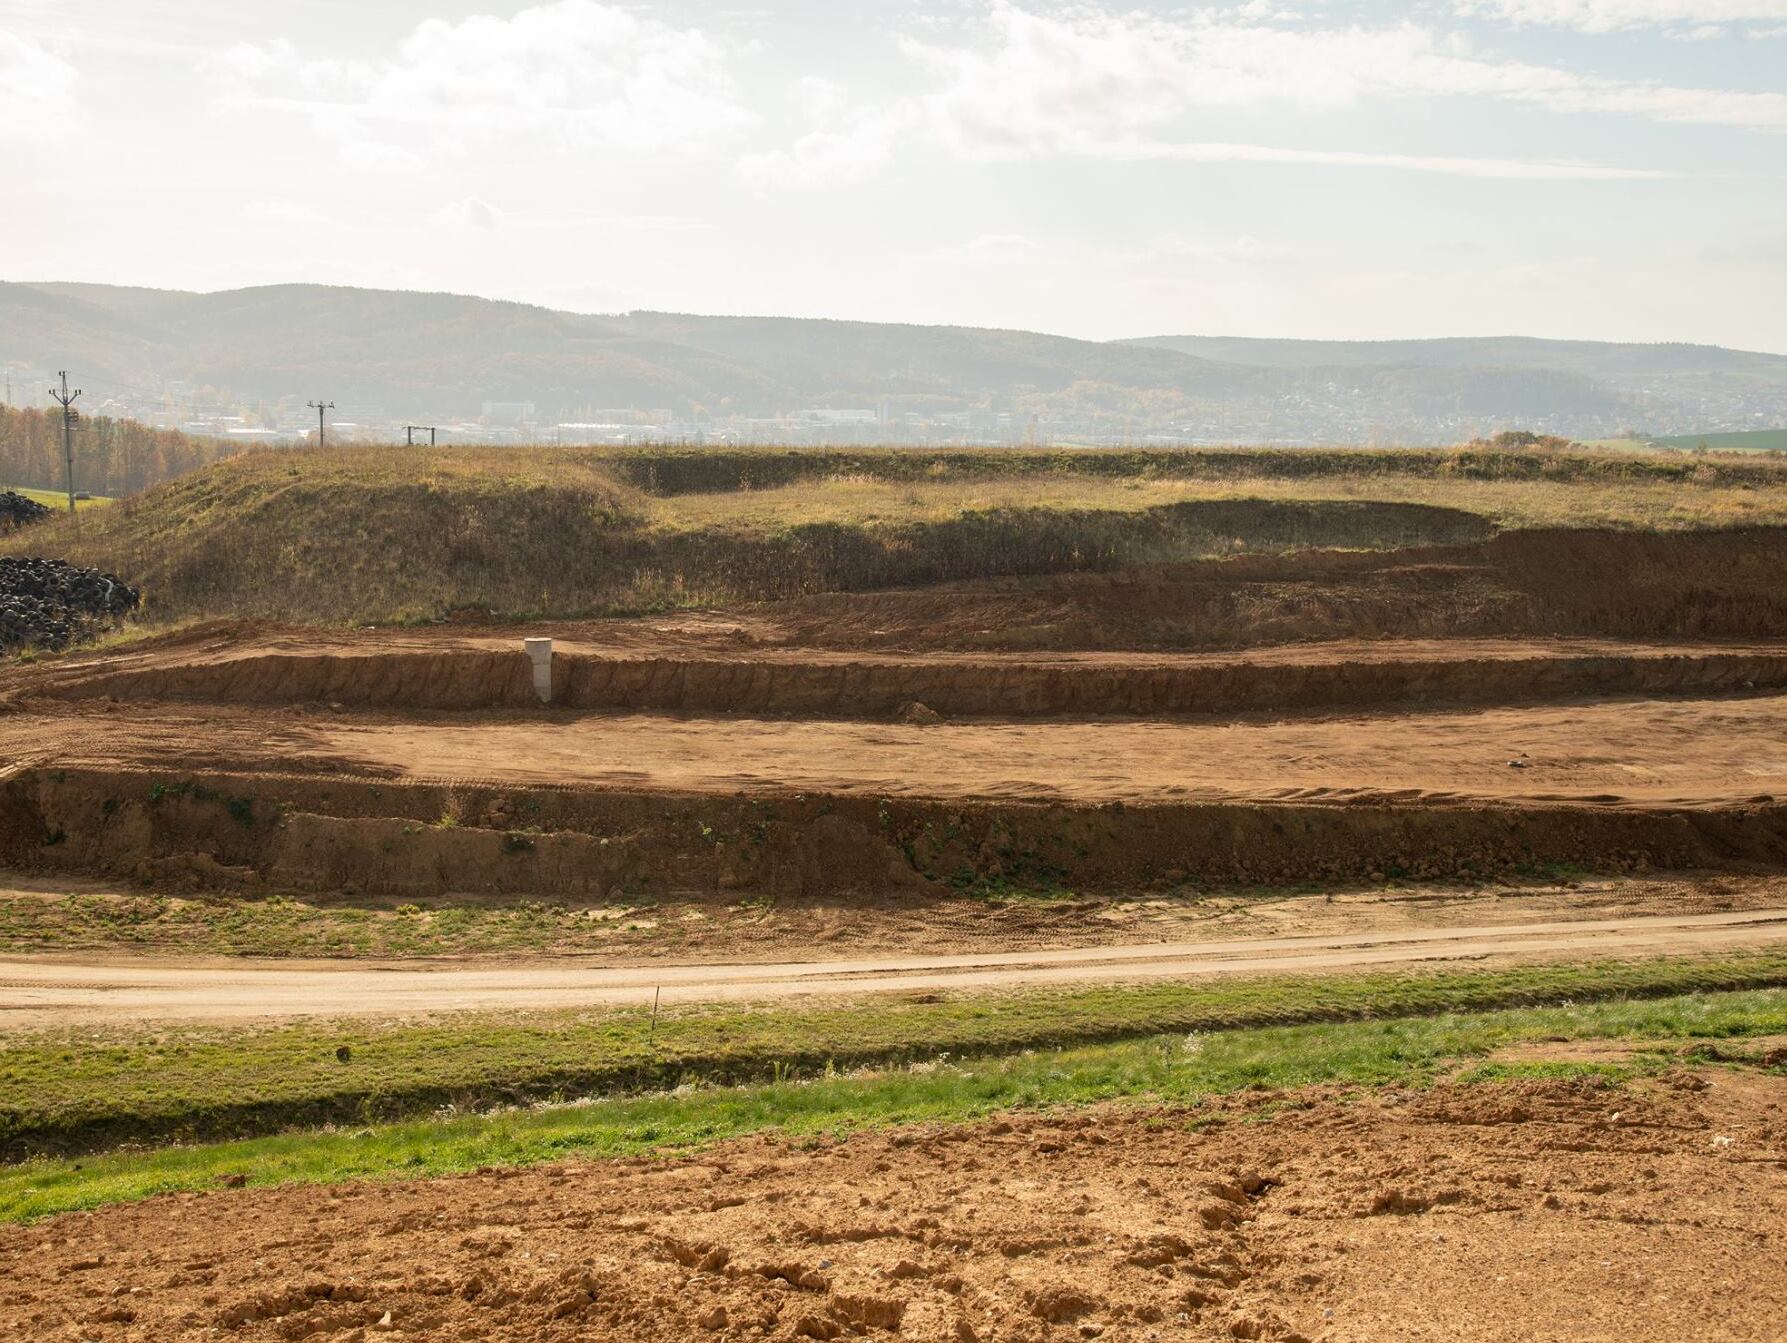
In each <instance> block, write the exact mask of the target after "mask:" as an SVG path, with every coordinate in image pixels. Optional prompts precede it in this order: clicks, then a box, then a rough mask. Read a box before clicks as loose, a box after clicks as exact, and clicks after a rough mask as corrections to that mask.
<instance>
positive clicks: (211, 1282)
mask: <svg viewBox="0 0 1787 1343" xmlns="http://www.w3.org/2000/svg"><path fill="white" fill-rule="evenodd" d="M1784 1102H1787V1082H1784V1081H1783V1080H1782V1079H1780V1078H1774V1077H1758V1076H1755V1075H1752V1074H1742V1073H1731V1072H1719V1073H1717V1074H1710V1075H1694V1074H1685V1073H1684V1074H1672V1075H1670V1076H1667V1077H1666V1078H1665V1079H1664V1080H1662V1081H1661V1082H1657V1083H1650V1084H1645V1085H1643V1086H1641V1087H1637V1088H1631V1089H1615V1088H1608V1087H1602V1086H1599V1085H1595V1084H1591V1083H1581V1082H1578V1083H1567V1082H1534V1083H1520V1084H1502V1085H1474V1086H1473V1085H1467V1086H1442V1087H1439V1088H1437V1089H1436V1090H1434V1091H1432V1092H1430V1093H1413V1094H1411V1093H1403V1092H1394V1091H1392V1092H1388V1093H1384V1094H1380V1095H1377V1096H1374V1097H1369V1098H1366V1099H1364V1100H1362V1101H1361V1100H1357V1099H1349V1100H1347V1101H1345V1102H1342V1101H1340V1100H1337V1099H1335V1098H1332V1097H1328V1096H1324V1095H1322V1094H1321V1093H1319V1092H1311V1093H1305V1094H1295V1093H1293V1094H1288V1095H1265V1096H1257V1095H1256V1096H1246V1097H1243V1098H1239V1099H1237V1100H1233V1101H1229V1102H1225V1103H1217V1104H1212V1105H1207V1106H1204V1107H1202V1108H1200V1109H1197V1110H1195V1111H1185V1110H1160V1111H1154V1112H1141V1111H1133V1110H1104V1111H1092V1112H1069V1113H1064V1114H1060V1115H1042V1116H1038V1115H1019V1116H1011V1117H1008V1118H1004V1119H999V1120H994V1121H990V1122H986V1123H982V1124H978V1125H973V1126H968V1127H962V1128H925V1129H917V1130H913V1129H907V1130H897V1131H894V1132H891V1133H886V1134H872V1135H861V1136H857V1137H854V1138H851V1139H849V1140H847V1141H842V1142H826V1141H823V1140H819V1141H815V1142H788V1141H779V1140H777V1139H775V1138H773V1137H768V1138H760V1139H752V1140H746V1141H740V1142H734V1143H728V1144H724V1145H722V1146H719V1147H716V1148H714V1149H712V1150H710V1151H709V1152H707V1153H705V1154H703V1155H701V1156H699V1157H694V1158H689V1159H683V1160H676V1161H652V1160H632V1161H618V1162H604V1163H594V1164H572V1165H563V1166H553V1167H545V1168H540V1169H535V1170H531V1171H492V1172H487V1173H482V1174H477V1175H472V1176H468V1177H464V1178H457V1179H444V1180H432V1181H424V1182H418V1183H411V1184H399V1185H388V1184H369V1185H348V1186H344V1187H339V1188H332V1189H302V1188H295V1189H283V1190H260V1189H240V1190H232V1189H223V1190H219V1191H218V1192H214V1193H210V1194H204V1195H190V1194H189V1195H176V1196H169V1197H164V1198H160V1199H154V1200H151V1201H149V1202H147V1203H143V1204H140V1205H136V1206H131V1207H121V1208H113V1209H107V1210H103V1211H100V1212H97V1213H93V1214H82V1215H77V1216H68V1217H62V1218H58V1219H54V1220H51V1221H48V1222H46V1223H43V1224H41V1225H38V1226H34V1227H29V1228H18V1227H12V1228H5V1229H0V1259H3V1260H4V1262H5V1263H6V1265H7V1275H6V1287H5V1291H4V1292H0V1333H5V1334H6V1335H7V1336H14V1337H19V1338H47V1337H62V1336H69V1337H76V1336H78V1337H82V1338H92V1339H104V1340H110V1339H120V1340H123V1339H157V1340H160V1339H170V1340H184V1339H193V1340H198V1339H215V1338H220V1337H221V1338H232V1339H242V1340H244V1343H247V1341H248V1340H289V1339H300V1338H316V1339H322V1340H336V1341H337V1343H349V1340H352V1343H364V1340H368V1339H379V1338H393V1339H398V1338H409V1339H424V1338H425V1339H431V1340H433V1339H468V1340H469V1339H480V1340H509V1341H512V1343H549V1341H551V1340H567V1343H568V1340H572V1339H600V1340H616V1341H617V1343H618V1341H619V1340H627V1343H653V1341H654V1340H666V1341H668V1340H676V1343H684V1341H685V1340H689V1339H703V1338H714V1339H771V1340H777V1343H784V1341H789V1340H800V1339H834V1338H848V1337H872V1338H889V1337H899V1338H906V1339H916V1340H951V1341H952V1343H964V1341H966V1340H985V1341H986V1343H1066V1340H1079V1339H1090V1338H1100V1339H1104V1340H1108V1341H1109V1343H1155V1341H1156V1340H1161V1339H1165V1338H1183V1339H1202V1340H1233V1339H1237V1338H1241V1339H1268V1340H1277V1341H1278V1343H1294V1341H1295V1340H1299V1339H1303V1340H1322V1341H1323V1343H1380V1341H1381V1340H1383V1339H1387V1338H1396V1339H1404V1340H1435V1341H1436V1343H1438V1341H1439V1340H1445V1343H1453V1340H1457V1339H1460V1338H1468V1339H1472V1340H1507V1341H1508V1343H1514V1341H1515V1340H1519V1341H1520V1343H1526V1340H1530V1339H1533V1338H1536V1337H1545V1338H1551V1339H1559V1340H1584V1341H1585V1343H1586V1341H1587V1340H1612V1339H1622V1340H1625V1339H1629V1340H1635V1341H1636V1343H1647V1341H1649V1340H1656V1341H1657V1343H1662V1341H1663V1340H1669V1341H1670V1343H1673V1341H1674V1340H1676V1339H1682V1338H1711V1337H1717V1338H1719V1339H1722V1340H1733V1341H1734V1343H1735V1341H1738V1340H1755V1341H1756V1343H1762V1341H1763V1340H1773V1339H1777V1338H1778V1337H1779V1336H1780V1330H1779V1325H1780V1319H1781V1316H1782V1312H1783V1310H1787V1266H1784V1261H1783V1260H1782V1258H1781V1256H1780V1255H1778V1254H1776V1253H1774V1252H1773V1251H1772V1249H1771V1247H1772V1246H1773V1244H1774V1243H1775V1242H1776V1241H1777V1240H1778V1239H1779V1238H1780V1236H1781V1235H1782V1233H1783V1229H1784V1227H1783V1213H1782V1207H1783V1203H1782V1200H1781V1197H1780V1188H1779V1184H1780V1179H1779V1173H1778V1171H1779V1166H1780V1163H1781V1161H1782V1160H1783V1159H1784V1156H1783V1153H1784V1152H1787V1120H1784V1119H1783V1104H1784Z"/></svg>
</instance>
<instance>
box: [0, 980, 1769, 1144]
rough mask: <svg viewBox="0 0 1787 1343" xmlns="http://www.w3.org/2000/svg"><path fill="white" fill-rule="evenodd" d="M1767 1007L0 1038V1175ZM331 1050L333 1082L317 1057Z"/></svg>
mask: <svg viewBox="0 0 1787 1343" xmlns="http://www.w3.org/2000/svg"><path fill="white" fill-rule="evenodd" d="M1780 985H1787V951H1769V952H1755V953H1745V954H1733V955H1728V956H1719V957H1707V958H1685V959H1664V960H1646V961H1629V962H1626V961H1590V962H1585V963H1581V964H1570V963H1555V964H1550V963H1548V964H1536V965H1528V966H1516V967H1508V968H1499V969H1494V970H1463V971H1460V970H1443V971H1412V972H1398V973H1389V972H1385V973H1375V974H1356V975H1338V976H1291V977H1279V978H1259V979H1232V980H1216V981H1208V982H1203V983H1160V984H1149V985H1144V986H1133V987H1132V986H1118V987H1104V988H1086V989H1075V990H1054V991H1047V992H1031V993H1024V994H1010V995H973V996H969V995H962V996H943V997H933V996H932V995H921V996H919V997H915V998H895V997H892V996H883V997H876V998H864V999H856V1000H840V1001H824V1000H821V1001H817V1002H800V1003H797V1004H795V1005H791V1006H778V1007H766V1006H759V1007H740V1006H735V1005H724V1006H682V1007H677V1008H674V1009H668V1008H667V1009H666V1010H665V1011H664V1013H663V1014H662V1015H661V1017H660V1019H659V1020H658V1022H657V1023H656V1026H655V1027H654V1026H653V1024H652V1021H651V1018H650V1013H649V1012H648V1011H645V1010H629V1009H622V1010H601V1011H585V1012H564V1011H559V1012H543V1013H533V1014H515V1013H507V1014H503V1015H500V1016H497V1015H478V1014H465V1015H456V1016H451V1017H444V1018H440V1019H435V1020H424V1021H413V1022H398V1023H386V1022H379V1021H376V1020H366V1019H360V1020H349V1021H340V1022H300V1023H295V1024H284V1025H277V1026H256V1027H252V1028H242V1027H227V1026H219V1027H199V1026H179V1027H170V1028H166V1029H161V1030H154V1031H142V1030H138V1031H135V1032H131V1033H123V1034H119V1033H108V1032H96V1031H82V1030H73V1029H70V1030H62V1031H52V1032H46V1033H42V1034H36V1035H13V1036H10V1037H5V1045H6V1047H5V1049H4V1051H0V1157H4V1158H18V1157H21V1156H26V1155H30V1154H34V1153H57V1152H78V1151H83V1150H97V1149H101V1148H104V1147H108V1146H113V1145H116V1144H118V1143H121V1142H130V1141H166V1140H170V1139H180V1140H196V1139H211V1138H224V1137H240V1136H246V1135H249V1134H256V1133H270V1132H276V1131H279V1130H281V1129H286V1128H292V1127H298V1126H314V1125H319V1124H325V1123H353V1124H359V1123H368V1122H374V1121H382V1120H393V1119H398V1118H401V1117H404V1116H409V1115H417V1114H427V1113H431V1112H433V1111H435V1110H437V1109H439V1108H441V1107H442V1106H456V1107H459V1108H478V1107H488V1106H491V1105H496V1104H503V1103H513V1102H524V1101H536V1100H543V1099H565V1098H574V1097H587V1096H595V1095H613V1094H618V1093H625V1092H637V1091H642V1090H648V1089H654V1088H669V1087H675V1086H678V1085H683V1084H687V1083H690V1082H695V1081H700V1082H712V1083H724V1084H740V1083H746V1082H754V1081H761V1080H764V1079H768V1078H777V1077H788V1076H811V1075H815V1074H818V1073H823V1072H824V1071H826V1070H827V1069H832V1068H855V1067H864V1066H870V1065H880V1064H887V1063H903V1062H910V1061H913V1060H922V1059H930V1058H935V1057H937V1056H938V1055H939V1054H943V1053H948V1054H950V1055H952V1056H955V1057H958V1058H959V1057H963V1056H987V1055H996V1054H1007V1053H1012V1052H1014V1051H1019V1050H1024V1049H1035V1048H1047V1047H1058V1046H1064V1045H1080V1044H1088V1043H1094V1042H1104V1041H1111V1040H1120V1039H1124V1038H1128V1037H1135V1036H1141V1035H1148V1034H1153V1033H1157V1032H1162V1031H1172V1032H1185V1031H1211V1030H1235V1029H1243V1028H1252V1027H1259V1026H1269V1025H1290V1024H1294V1023H1299V1022H1313V1021H1346V1020H1365V1019H1370V1018H1376V1017H1407V1016H1418V1015H1433V1014H1437V1013H1444V1012H1457V1011H1479V1010H1488V1009H1492V1008H1501V1007H1511V1006H1518V1005H1537V1004H1545V1003H1558V1002H1565V1001H1573V1002H1583V1001H1589V1000H1608V999H1615V998H1631V997H1654V996H1660V995H1666V994H1678V993H1686V992H1695V991H1713V990H1738V989H1752V988H1764V987H1773V986H1780ZM343 1049H345V1050H346V1051H347V1057H346V1059H345V1060H343V1059H342V1058H340V1057H338V1051H340V1050H343Z"/></svg>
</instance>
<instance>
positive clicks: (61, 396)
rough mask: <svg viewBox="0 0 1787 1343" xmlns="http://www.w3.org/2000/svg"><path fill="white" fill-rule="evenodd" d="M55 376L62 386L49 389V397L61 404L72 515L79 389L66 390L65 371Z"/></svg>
mask: <svg viewBox="0 0 1787 1343" xmlns="http://www.w3.org/2000/svg"><path fill="white" fill-rule="evenodd" d="M56 376H57V377H58V378H60V379H62V386H61V388H60V389H58V388H55V387H52V388H50V396H51V397H53V398H54V399H55V400H57V401H60V402H61V403H62V463H63V466H64V468H65V469H66V470H67V473H68V511H69V512H70V513H73V512H74V422H75V419H76V415H75V411H74V403H75V400H76V399H77V398H78V397H79V396H80V394H81V389H80V388H79V387H77V388H75V389H74V390H73V391H72V392H71V391H69V390H68V372H67V370H66V369H65V370H63V371H62V372H60V373H58V374H57V375H56Z"/></svg>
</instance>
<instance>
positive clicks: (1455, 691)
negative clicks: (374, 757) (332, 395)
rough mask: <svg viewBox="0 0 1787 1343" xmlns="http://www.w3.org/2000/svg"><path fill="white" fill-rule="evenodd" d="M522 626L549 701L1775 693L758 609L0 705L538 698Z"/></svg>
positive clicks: (248, 641)
mask: <svg viewBox="0 0 1787 1343" xmlns="http://www.w3.org/2000/svg"><path fill="white" fill-rule="evenodd" d="M522 633H534V634H545V635H548V636H552V637H554V639H555V657H554V664H553V689H552V702H553V704H554V705H555V706H556V707H559V708H565V709H603V710H621V711H625V710H671V711H678V712H686V713H752V714H769V715H781V714H787V715H796V716H811V717H825V718H892V717H896V716H897V715H899V713H900V712H901V710H902V709H904V708H905V707H906V706H908V705H910V704H912V703H914V702H917V703H920V704H923V705H925V706H926V707H927V708H928V709H931V710H934V711H936V712H938V713H942V714H945V715H947V716H950V717H959V716H970V717H977V716H986V717H997V718H1003V719H1028V718H1035V717H1047V716H1058V715H1085V716H1161V715H1186V714H1215V713H1224V714H1228V713H1245V712H1258V711H1277V712H1289V713H1309V712H1315V711H1319V710H1324V709H1336V708H1355V709H1357V708H1371V707H1374V706H1385V705H1444V704H1453V705H1466V704H1522V703H1542V702H1545V701H1550V700H1557V699H1562V698H1567V697H1571V696H1587V695H1596V696H1610V695H1691V694H1703V695H1704V694H1713V693H1730V694H1744V693H1749V692H1757V691H1770V690H1780V689H1782V688H1787V648H1782V647H1781V646H1779V645H1775V644H1766V643H1764V644H1717V643H1690V644H1683V643H1673V644H1672V643H1632V642H1620V641H1616V640H1605V639H1601V640H1597V639H1540V640H1534V639H1526V640H1521V639H1462V640H1456V641H1439V640H1382V641H1357V640H1355V641H1350V642H1346V641H1343V642H1338V643H1320V644H1307V645H1292V646H1288V647H1281V648H1272V649H1257V650H1253V651H1251V652H1246V653H1227V654H1218V653H1203V654H1198V653H1153V654H1146V653H1129V654H1123V653H1097V652H1093V653H1037V654H1031V655H1019V654H1009V653H1003V654H1002V653H996V652H989V653H982V654H979V655H973V654H948V653H906V654H891V653H889V654H869V653H850V652H839V651H835V650H826V649H813V648H791V647H785V646H779V645H777V644H774V643H771V642H765V640H768V639H773V637H774V631H773V626H771V625H768V624H766V623H763V622H756V623H727V622H726V621H725V620H724V618H715V619H712V620H707V621H695V620H690V621H686V622H683V621H673V622H648V623H644V624H640V623H635V624H633V625H630V626H629V625H625V624H622V623H621V622H610V623H606V624H592V623H587V622H563V623H557V624H541V625H536V626H527V627H524V628H523V630H522V631H521V632H516V631H513V630H505V631H497V630H459V629H453V628H443V629H434V630H424V631H414V630H406V631H378V630H372V631H336V632H319V631H307V632H297V631H285V630H267V629H261V628H257V627H255V626H251V625H239V626H229V625H226V626H221V627H207V628H205V629H201V630H195V631H191V632H188V633H184V634H180V635H177V636H175V637H172V638H168V639H164V640H159V641H156V642H154V643H152V644H149V645H146V646H143V647H140V648H133V649H131V650H128V651H125V652H121V653H108V654H103V655H89V656H84V657H75V658H68V659H64V660H61V661H57V662H53V663H46V664H43V665H41V666H37V667H27V668H18V669H14V670H12V671H11V672H9V673H7V674H6V675H5V676H3V677H0V703H10V704H11V705H13V706H14V707H15V708H17V707H21V706H26V705H37V706H43V705H46V704H53V703H56V702H59V701H91V700H103V699H118V700H123V701H132V702H137V701H143V700H179V701H197V702H204V703H215V704H258V705H276V704H278V705H286V704H315V703H335V704H340V705H346V706H351V707H359V708H390V709H402V710H417V709H450V710H476V709H501V710H511V711H513V710H516V709H523V708H532V707H535V706H537V704H538V699H537V697H536V694H535V691H534V686H533V680H532V672H531V669H530V667H529V664H528V661H527V659H526V657H525V656H524V655H523V653H522V651H521V637H522Z"/></svg>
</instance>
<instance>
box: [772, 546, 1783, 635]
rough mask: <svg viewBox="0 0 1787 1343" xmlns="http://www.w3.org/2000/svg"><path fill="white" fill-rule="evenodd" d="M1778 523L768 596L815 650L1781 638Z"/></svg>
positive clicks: (787, 631) (789, 628)
mask: <svg viewBox="0 0 1787 1343" xmlns="http://www.w3.org/2000/svg"><path fill="white" fill-rule="evenodd" d="M1784 571H1787V528H1775V527H1749V528H1732V529H1729V530H1724V531H1702V532H1679V533H1669V534H1655V533H1636V532H1615V531H1603V530H1589V529H1585V530H1531V531H1519V532H1508V533H1504V534H1502V535H1500V536H1497V537H1495V538H1494V539H1492V540H1490V541H1488V542H1486V543H1484V544H1481V545H1467V546H1451V547H1436V548H1433V549H1428V550H1401V551H1385V552H1368V551H1300V552H1297V553H1293V554H1288V555H1248V556H1242V557H1237V558H1234V559H1227V560H1209V561H1198V562H1193V563H1186V564H1175V565H1165V566H1158V567H1154V568H1130V569H1125V570H1121V571H1119V572H1114V573H1099V574H1061V575H1055V576H1052V577H1047V578H1033V579H1016V580H1008V581H1005V582H1001V583H980V584H965V585H960V586H957V587H953V588H934V589H930V590H926V591H898V592H885V593H850V594H833V595H827V596H820V597H811V598H806V599H802V600H799V601H793V602H788V603H783V604H781V605H779V606H777V607H775V608H772V609H771V610H769V611H767V612H766V613H765V614H768V615H771V616H773V618H774V619H775V621H776V622H777V624H778V625H779V626H780V628H781V629H782V631H783V633H784V637H785V638H786V639H787V640H788V641H790V642H792V643H797V644H803V645H812V646H817V647H831V648H920V649H924V648H936V649H942V648H954V649H1060V648H1108V649H1117V648H1125V649H1167V648H1178V649H1193V648H1209V649H1214V648H1243V647H1253V646H1258V645H1262V644H1274V643H1285V642H1292V641H1296V640H1310V639H1369V638H1386V637H1395V638H1405V639H1421V638H1455V637H1469V636H1483V635H1538V634H1574V635H1600V636H1606V637H1614V638H1633V639H1653V638H1694V639H1703V638H1730V639H1749V638H1778V637H1781V636H1783V635H1787V590H1784V589H1783V588H1782V585H1781V583H1780V581H1779V576H1780V574H1781V573H1782V572H1784Z"/></svg>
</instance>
